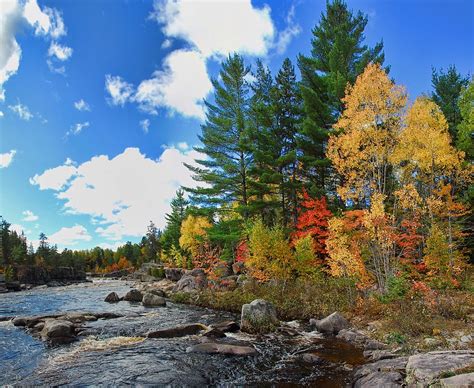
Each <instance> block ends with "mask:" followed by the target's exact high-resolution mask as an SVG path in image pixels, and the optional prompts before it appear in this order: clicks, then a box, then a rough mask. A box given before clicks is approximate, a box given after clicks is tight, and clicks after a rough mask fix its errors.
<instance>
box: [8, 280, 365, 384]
mask: <svg viewBox="0 0 474 388" xmlns="http://www.w3.org/2000/svg"><path fill="white" fill-rule="evenodd" d="M129 289H130V284H127V283H125V282H120V281H99V282H94V283H84V284H80V285H74V286H66V287H57V288H43V289H38V288H37V289H33V290H30V291H22V292H18V293H8V294H0V318H1V317H10V316H26V315H35V314H48V313H57V312H66V311H91V312H105V311H107V312H118V313H120V314H123V315H124V316H123V317H121V318H117V319H109V320H98V321H95V322H87V333H86V334H87V335H86V336H81V337H80V338H81V339H80V340H79V341H77V342H74V343H72V344H69V345H61V346H57V347H50V346H47V345H45V344H44V343H43V342H41V341H40V340H38V339H35V338H33V337H31V336H30V335H29V334H28V333H26V332H25V330H24V329H23V328H19V327H14V326H13V325H12V324H11V322H9V321H4V322H0V384H14V383H16V384H28V385H38V384H44V385H62V384H74V385H98V384H107V385H118V384H133V385H170V386H209V385H212V386H229V385H237V386H242V385H245V386H257V385H258V386H282V387H286V386H295V385H308V386H318V387H338V386H346V385H347V384H349V382H350V377H351V370H352V369H353V367H354V366H356V365H359V364H361V363H363V362H364V360H363V357H362V354H361V352H360V351H359V350H357V349H355V348H354V347H352V346H351V345H349V344H347V343H344V342H341V341H338V340H335V339H324V338H320V337H319V336H318V335H315V334H313V333H307V332H304V331H303V330H301V334H300V335H297V336H289V335H288V334H284V333H280V334H273V335H268V336H250V335H246V334H243V333H240V332H239V333H234V334H230V333H229V334H228V336H227V338H225V339H223V340H222V341H223V342H228V343H235V344H245V345H250V346H254V347H255V348H256V349H257V351H258V354H257V355H255V356H248V357H237V356H225V355H219V354H217V355H208V354H198V353H187V352H186V348H187V347H189V346H191V345H194V344H196V343H199V342H200V341H202V338H200V337H199V336H187V337H182V338H168V339H144V338H143V336H144V334H145V333H146V332H148V331H151V330H157V329H161V328H168V327H174V326H178V325H181V324H185V323H198V322H199V323H203V324H206V325H209V324H212V323H217V322H221V321H224V320H237V319H238V316H236V315H234V314H231V313H226V312H221V311H214V310H210V309H204V308H199V307H193V306H185V305H178V304H173V303H168V305H167V307H161V308H145V307H143V306H141V305H140V304H133V303H129V302H120V303H117V304H109V303H106V302H104V301H103V300H104V298H105V296H106V295H107V294H108V293H109V292H112V291H115V292H117V293H118V294H119V295H123V294H125V293H126V292H127V291H128V290H129ZM305 354H306V356H305V357H303V355H305ZM308 354H311V355H313V356H317V357H309V359H308Z"/></svg>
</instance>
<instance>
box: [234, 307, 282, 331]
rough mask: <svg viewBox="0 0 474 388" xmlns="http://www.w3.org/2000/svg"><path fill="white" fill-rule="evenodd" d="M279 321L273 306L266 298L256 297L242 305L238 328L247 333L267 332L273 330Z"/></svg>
mask: <svg viewBox="0 0 474 388" xmlns="http://www.w3.org/2000/svg"><path fill="white" fill-rule="evenodd" d="M279 324H280V321H279V320H278V318H277V314H276V310H275V307H274V306H273V305H272V304H271V303H270V302H267V301H266V300H263V299H256V300H254V301H253V302H251V303H249V304H244V305H243V306H242V314H241V318H240V330H242V331H245V332H248V333H268V332H271V331H274V330H275V329H276V328H277V326H278V325H279Z"/></svg>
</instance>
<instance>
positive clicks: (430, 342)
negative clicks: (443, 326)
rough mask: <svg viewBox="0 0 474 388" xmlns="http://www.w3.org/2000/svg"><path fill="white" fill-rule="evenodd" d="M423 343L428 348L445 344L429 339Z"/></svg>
mask: <svg viewBox="0 0 474 388" xmlns="http://www.w3.org/2000/svg"><path fill="white" fill-rule="evenodd" d="M423 343H424V344H425V345H426V346H428V347H435V346H439V345H441V344H442V343H443V342H442V341H441V340H440V339H438V338H431V337H428V338H425V339H424V340H423Z"/></svg>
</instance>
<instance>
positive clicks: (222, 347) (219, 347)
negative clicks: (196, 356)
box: [186, 342, 257, 356]
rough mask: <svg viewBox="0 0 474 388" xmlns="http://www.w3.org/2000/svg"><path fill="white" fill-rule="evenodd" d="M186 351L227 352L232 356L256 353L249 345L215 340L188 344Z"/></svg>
mask: <svg viewBox="0 0 474 388" xmlns="http://www.w3.org/2000/svg"><path fill="white" fill-rule="evenodd" d="M186 352H187V353H207V354H227V355H234V356H251V355H254V354H256V353H257V351H256V350H255V348H253V347H251V346H242V345H231V344H220V343H215V342H205V343H202V344H197V345H193V346H190V347H189V348H187V349H186Z"/></svg>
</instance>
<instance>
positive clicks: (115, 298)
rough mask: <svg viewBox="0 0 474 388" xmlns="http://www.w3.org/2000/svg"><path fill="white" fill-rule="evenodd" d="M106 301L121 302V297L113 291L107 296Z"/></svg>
mask: <svg viewBox="0 0 474 388" xmlns="http://www.w3.org/2000/svg"><path fill="white" fill-rule="evenodd" d="M104 301H105V302H107V303H117V302H120V298H119V296H118V295H117V293H116V292H111V293H110V294H109V295H107V296H106V297H105V299H104Z"/></svg>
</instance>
